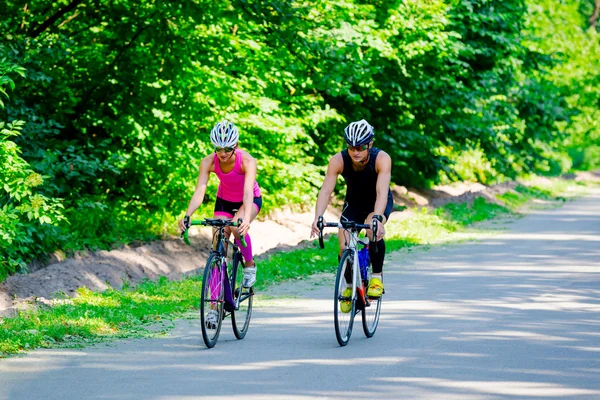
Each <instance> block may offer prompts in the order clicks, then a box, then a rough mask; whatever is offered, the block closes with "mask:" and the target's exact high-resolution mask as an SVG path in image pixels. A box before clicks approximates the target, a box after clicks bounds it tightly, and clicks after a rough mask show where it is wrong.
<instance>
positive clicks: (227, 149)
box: [215, 147, 234, 153]
mask: <svg viewBox="0 0 600 400" xmlns="http://www.w3.org/2000/svg"><path fill="white" fill-rule="evenodd" d="M233 150H234V148H233V147H215V153H223V152H225V153H231V152H232V151H233Z"/></svg>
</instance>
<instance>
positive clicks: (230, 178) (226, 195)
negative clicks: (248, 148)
mask: <svg viewBox="0 0 600 400" xmlns="http://www.w3.org/2000/svg"><path fill="white" fill-rule="evenodd" d="M242 157H243V151H242V150H240V149H235V165H234V166H233V169H232V170H231V171H230V172H228V173H224V172H223V171H221V163H220V161H219V157H217V155H216V154H215V174H216V175H217V177H218V178H219V181H221V182H220V183H219V189H217V196H218V197H220V198H222V199H223V200H227V201H233V202H240V201H243V200H244V180H245V179H246V174H245V173H243V172H242ZM254 197H260V187H258V182H256V180H255V181H254Z"/></svg>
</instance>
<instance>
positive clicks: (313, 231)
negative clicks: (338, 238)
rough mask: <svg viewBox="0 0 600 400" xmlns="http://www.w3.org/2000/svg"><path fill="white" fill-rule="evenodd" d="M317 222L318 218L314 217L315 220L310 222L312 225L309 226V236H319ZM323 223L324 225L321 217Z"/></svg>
mask: <svg viewBox="0 0 600 400" xmlns="http://www.w3.org/2000/svg"><path fill="white" fill-rule="evenodd" d="M318 222H319V218H315V220H314V221H313V223H312V227H311V230H310V237H311V238H314V237H315V236H316V237H319V233H320V230H319V226H318V225H317V224H318ZM323 225H325V219H323Z"/></svg>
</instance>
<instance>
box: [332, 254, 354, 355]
mask: <svg viewBox="0 0 600 400" xmlns="http://www.w3.org/2000/svg"><path fill="white" fill-rule="evenodd" d="M353 264H354V255H353V254H352V252H351V251H350V250H344V253H343V254H342V258H341V259H340V264H339V267H338V271H337V276H336V278H335V294H334V297H333V318H334V322H335V336H336V338H337V341H338V343H339V344H340V346H345V345H347V344H348V341H349V340H350V336H351V335H352V325H353V324H354V315H355V314H356V296H355V297H354V298H351V297H352V294H351V293H352V273H353V269H352V267H353ZM347 281H349V282H350V283H347Z"/></svg>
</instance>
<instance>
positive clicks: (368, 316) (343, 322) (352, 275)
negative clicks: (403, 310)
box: [317, 217, 381, 346]
mask: <svg viewBox="0 0 600 400" xmlns="http://www.w3.org/2000/svg"><path fill="white" fill-rule="evenodd" d="M317 227H318V228H319V245H320V247H321V248H324V247H325V246H324V243H323V229H324V228H326V227H330V228H341V229H344V231H345V237H346V243H345V245H346V248H345V249H344V251H343V252H342V256H341V258H340V263H339V266H338V270H337V275H336V278H335V291H334V295H333V316H334V323H335V336H336V338H337V341H338V343H339V344H340V346H345V345H347V344H348V341H349V340H350V336H351V335H352V326H353V325H354V317H355V316H356V314H358V313H359V312H361V311H362V326H363V330H364V332H365V335H366V336H367V337H368V338H370V337H373V335H374V334H375V331H376V330H377V326H378V325H379V314H380V312H381V296H379V297H370V296H368V295H367V289H368V287H369V278H370V272H369V263H370V262H369V252H368V248H369V246H370V245H373V246H375V251H377V247H376V245H375V243H374V242H369V240H368V238H364V239H363V238H359V237H358V232H359V231H360V230H361V229H373V237H376V236H377V225H373V226H371V225H367V224H358V223H356V222H353V221H340V222H327V223H325V224H324V223H323V217H319V220H318V221H317ZM359 246H360V249H359ZM361 261H362V262H361Z"/></svg>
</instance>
